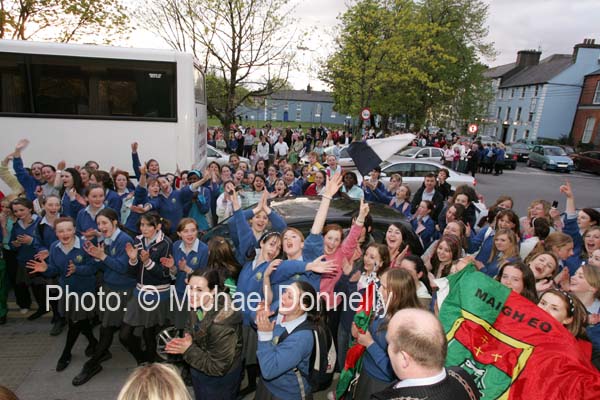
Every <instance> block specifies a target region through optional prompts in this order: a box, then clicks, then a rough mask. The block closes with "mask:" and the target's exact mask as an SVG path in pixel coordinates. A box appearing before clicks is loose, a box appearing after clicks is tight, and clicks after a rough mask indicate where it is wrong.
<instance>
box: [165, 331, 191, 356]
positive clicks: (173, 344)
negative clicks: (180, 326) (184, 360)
mask: <svg viewBox="0 0 600 400" xmlns="http://www.w3.org/2000/svg"><path fill="white" fill-rule="evenodd" d="M192 342H193V339H192V336H191V335H190V334H189V333H186V334H185V336H184V337H182V338H175V339H173V340H171V341H170V342H169V343H167V345H166V346H165V352H166V353H169V354H183V353H185V352H186V351H187V350H188V349H189V348H190V346H191V345H192Z"/></svg>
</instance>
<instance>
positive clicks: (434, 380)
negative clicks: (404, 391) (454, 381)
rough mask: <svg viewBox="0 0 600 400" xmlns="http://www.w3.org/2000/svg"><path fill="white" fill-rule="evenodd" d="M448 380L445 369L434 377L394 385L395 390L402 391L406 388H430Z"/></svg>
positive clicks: (406, 380)
mask: <svg viewBox="0 0 600 400" xmlns="http://www.w3.org/2000/svg"><path fill="white" fill-rule="evenodd" d="M444 379H446V369H445V368H443V369H442V371H441V372H440V373H439V374H437V375H434V376H429V377H427V378H413V379H404V380H401V381H400V382H398V383H397V384H396V385H394V389H400V388H404V387H414V386H430V385H434V384H436V383H438V382H441V381H443V380H444Z"/></svg>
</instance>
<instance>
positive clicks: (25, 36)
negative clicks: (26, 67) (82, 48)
mask: <svg viewBox="0 0 600 400" xmlns="http://www.w3.org/2000/svg"><path fill="white" fill-rule="evenodd" d="M0 7H1V9H0V39H18V40H53V41H59V42H63V43H67V42H76V41H85V42H87V43H89V42H101V43H110V42H111V41H113V40H116V39H122V38H125V37H126V35H127V33H128V32H129V30H130V27H129V25H128V22H129V17H128V13H127V9H126V7H125V6H124V5H123V4H122V2H121V0H21V1H16V0H4V1H2V2H0Z"/></svg>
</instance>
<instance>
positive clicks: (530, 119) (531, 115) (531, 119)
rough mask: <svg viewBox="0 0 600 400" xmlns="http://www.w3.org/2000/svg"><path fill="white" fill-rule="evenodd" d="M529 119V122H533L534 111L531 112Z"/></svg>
mask: <svg viewBox="0 0 600 400" xmlns="http://www.w3.org/2000/svg"><path fill="white" fill-rule="evenodd" d="M528 121H529V122H533V113H532V112H530V113H529V119H528Z"/></svg>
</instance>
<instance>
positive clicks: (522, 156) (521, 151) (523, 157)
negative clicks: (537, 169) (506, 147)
mask: <svg viewBox="0 0 600 400" xmlns="http://www.w3.org/2000/svg"><path fill="white" fill-rule="evenodd" d="M510 148H511V149H512V152H513V154H516V155H517V161H522V162H527V160H529V152H530V151H531V150H530V149H529V146H528V145H526V144H525V143H518V142H515V143H513V144H511V145H510Z"/></svg>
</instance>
